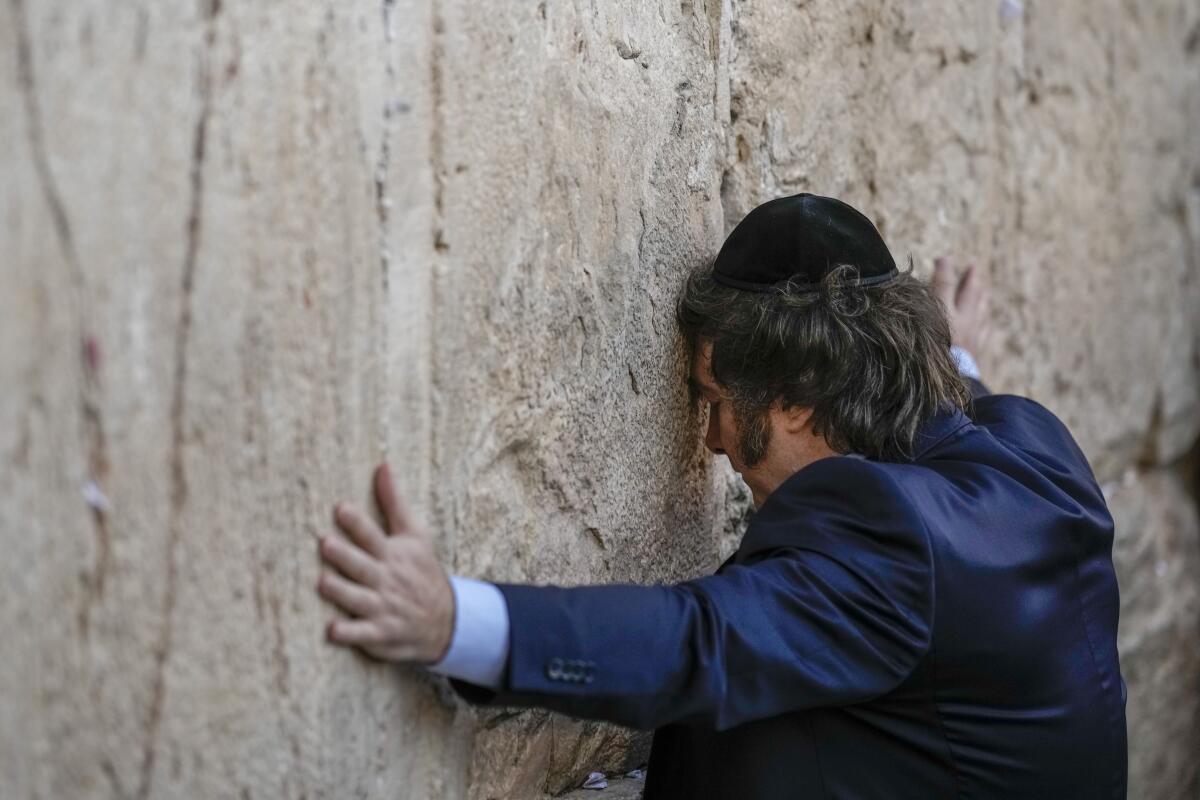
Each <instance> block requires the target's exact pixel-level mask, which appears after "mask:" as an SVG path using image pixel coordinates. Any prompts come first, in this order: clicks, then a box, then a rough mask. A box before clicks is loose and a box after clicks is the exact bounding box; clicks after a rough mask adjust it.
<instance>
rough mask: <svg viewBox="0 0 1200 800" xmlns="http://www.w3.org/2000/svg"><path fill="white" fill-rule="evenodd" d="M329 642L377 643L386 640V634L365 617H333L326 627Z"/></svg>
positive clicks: (382, 642)
mask: <svg viewBox="0 0 1200 800" xmlns="http://www.w3.org/2000/svg"><path fill="white" fill-rule="evenodd" d="M326 635H327V636H328V637H329V640H330V641H331V642H337V643H339V644H352V645H378V644H384V643H386V642H387V635H386V634H385V633H384V632H383V631H382V630H381V629H380V627H379V626H378V625H377V624H376V623H374V622H371V621H370V620H365V619H335V620H334V621H332V622H330V623H329V627H328V628H326Z"/></svg>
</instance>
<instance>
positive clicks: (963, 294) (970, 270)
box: [954, 264, 979, 306]
mask: <svg viewBox="0 0 1200 800" xmlns="http://www.w3.org/2000/svg"><path fill="white" fill-rule="evenodd" d="M978 296H979V276H978V274H977V271H976V269H975V265H974V264H967V268H966V270H965V271H964V272H963V275H962V277H961V278H959V280H958V288H957V289H956V290H955V292H954V305H955V306H963V305H966V304H967V303H968V302H972V303H973V302H976V298H977V297H978Z"/></svg>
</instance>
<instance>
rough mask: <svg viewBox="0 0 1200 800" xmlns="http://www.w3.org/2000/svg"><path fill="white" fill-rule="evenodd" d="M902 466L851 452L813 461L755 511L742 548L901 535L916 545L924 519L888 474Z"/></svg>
mask: <svg viewBox="0 0 1200 800" xmlns="http://www.w3.org/2000/svg"><path fill="white" fill-rule="evenodd" d="M903 468H904V467H903V466H902V465H898V464H890V463H887V462H877V461H870V460H867V459H864V458H856V457H853V456H830V457H828V458H822V459H819V460H817V461H814V462H812V463H811V464H809V465H808V466H806V467H804V468H803V469H801V470H799V471H798V472H796V473H795V474H794V475H792V476H791V477H790V478H788V479H787V480H786V481H784V482H783V483H782V484H781V485H780V486H779V487H778V488H777V489H776V490H775V491H774V492H772V493H771V495H770V496H769V497H768V498H767V500H766V502H764V503H763V505H762V507H761V508H760V509H759V510H758V511H757V512H756V513H755V514H754V517H753V518H752V519H751V521H750V527H749V528H748V529H747V531H746V536H745V538H744V539H743V546H742V548H741V550H742V551H743V552H746V551H751V550H753V551H760V552H761V551H764V550H767V549H769V548H771V547H778V546H789V545H793V544H804V545H809V546H814V547H815V549H824V548H823V547H822V546H820V544H819V543H825V544H828V545H830V546H836V547H841V546H843V545H848V544H850V543H851V542H852V541H853V540H854V538H855V537H857V536H864V537H867V538H870V539H873V540H875V541H884V540H887V539H894V540H899V539H905V540H909V541H910V544H912V545H915V546H917V547H918V549H923V546H922V545H921V544H920V543H921V542H924V541H925V539H926V538H927V534H926V532H925V523H924V521H923V520H922V518H921V515H920V512H919V509H917V507H916V506H915V505H914V504H913V502H912V500H911V499H910V497H909V496H908V494H907V493H906V492H905V491H904V489H903V488H902V487H901V485H900V483H899V481H897V479H896V477H895V476H894V475H893V474H892V471H893V470H895V469H903Z"/></svg>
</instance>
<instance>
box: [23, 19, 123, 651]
mask: <svg viewBox="0 0 1200 800" xmlns="http://www.w3.org/2000/svg"><path fill="white" fill-rule="evenodd" d="M11 7H12V11H13V16H14V18H15V20H16V25H15V27H16V34H17V82H18V84H19V86H20V90H21V98H22V102H23V104H24V106H25V117H26V120H27V122H28V134H29V149H30V153H31V155H32V157H33V167H34V172H36V173H37V176H38V185H39V186H40V187H41V190H42V197H43V199H44V200H45V202H46V206H47V207H48V208H49V210H50V218H51V220H52V223H53V225H54V233H55V236H56V238H57V239H58V244H59V247H60V248H61V249H62V253H63V258H64V259H65V260H66V262H67V268H68V270H69V271H70V276H71V304H72V315H73V316H74V318H75V323H76V328H77V332H76V338H77V341H79V342H80V348H81V357H80V364H81V367H82V373H83V375H82V377H81V380H80V384H79V418H80V421H81V424H82V428H83V434H84V439H85V442H86V451H87V468H88V475H87V480H89V481H93V482H94V483H96V484H97V485H99V486H103V483H104V479H105V478H106V477H107V475H108V467H109V460H108V440H107V437H106V435H105V432H104V420H103V417H102V416H101V412H100V402H99V400H98V397H97V395H98V392H99V388H100V386H99V380H98V373H97V370H96V367H97V363H98V359H97V357H96V353H97V351H96V344H95V340H94V339H92V338H91V327H92V325H91V318H92V314H91V308H90V307H89V306H88V305H87V303H86V301H85V299H84V298H85V291H84V290H85V287H84V277H83V267H82V265H81V262H80V260H79V252H78V250H77V249H76V247H75V239H74V235H73V234H72V232H71V221H70V218H69V217H68V216H67V209H66V205H65V204H64V203H63V201H62V194H61V192H60V191H59V189H58V183H57V182H56V181H55V179H54V173H53V171H52V170H51V169H50V159H49V157H48V156H47V154H46V141H45V135H44V132H43V128H42V110H41V106H40V105H39V103H38V94H37V80H36V76H35V74H34V68H33V47H32V45H31V43H30V34H29V26H28V21H27V19H26V15H25V2H24V0H11ZM106 514H107V509H105V508H101V507H99V506H95V505H93V506H92V509H91V516H92V528H93V530H94V532H95V537H96V563H95V566H93V568H92V570H91V573H90V574H89V575H88V577H87V583H86V588H85V592H84V597H83V602H82V603H81V605H80V609H79V613H78V619H79V627H80V630H81V632H82V633H83V636H84V638H85V639H86V638H88V636H89V634H90V629H91V612H92V610H93V608H94V607H95V605H96V603H97V602H98V601H99V600H100V599H101V598H102V597H103V595H104V583H105V576H106V575H107V573H108V566H109V554H110V551H111V538H112V537H111V535H110V532H109V527H108V520H107V517H106Z"/></svg>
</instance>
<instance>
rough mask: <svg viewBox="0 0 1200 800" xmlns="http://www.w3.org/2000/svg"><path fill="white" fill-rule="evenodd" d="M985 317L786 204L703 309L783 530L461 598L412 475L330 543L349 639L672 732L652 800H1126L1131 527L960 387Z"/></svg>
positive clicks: (722, 408) (327, 581)
mask: <svg viewBox="0 0 1200 800" xmlns="http://www.w3.org/2000/svg"><path fill="white" fill-rule="evenodd" d="M984 297H985V293H984V292H983V291H982V290H981V288H980V285H979V283H978V278H976V277H975V275H974V273H973V271H970V270H969V271H968V274H967V276H966V277H965V278H964V279H963V281H962V282H956V281H955V279H954V278H953V277H952V276H951V273H950V267H949V265H948V264H947V263H945V262H944V261H942V262H939V263H938V264H937V265H936V273H935V278H934V282H933V285H932V286H929V285H926V284H924V283H922V282H921V281H919V280H917V279H916V278H914V277H913V275H912V274H911V266H910V268H909V270H907V271H905V272H901V271H899V270H897V268H896V265H895V262H894V260H893V259H892V257H891V255H890V254H889V253H888V250H887V247H886V245H885V244H884V242H883V240H882V238H881V237H880V236H879V233H878V231H877V230H876V229H875V226H874V225H872V224H871V222H870V221H869V220H868V219H867V218H866V217H864V216H863V215H861V214H859V213H858V212H857V211H855V210H854V209H853V208H851V207H850V206H848V205H846V204H844V203H841V202H839V201H837V200H834V199H831V198H825V197H818V196H814V195H808V194H801V195H796V196H792V197H784V198H778V199H776V200H772V201H770V202H768V203H765V204H764V205H762V206H759V207H758V208H756V209H754V210H753V211H752V212H751V213H750V214H748V215H747V216H746V218H745V219H744V220H742V222H741V223H739V225H738V226H737V227H736V228H735V229H734V231H733V232H732V233H731V234H730V236H729V238H728V239H727V240H726V242H725V244H724V245H723V247H722V248H721V252H720V253H719V254H718V256H717V259H716V261H715V263H714V265H713V267H712V269H711V271H709V270H704V271H702V272H700V273H697V274H695V275H693V276H692V277H691V278H690V280H689V281H688V283H687V286H686V288H685V290H684V292H683V295H682V299H681V301H680V304H679V313H678V319H679V322H680V324H681V327H682V329H683V332H684V334H685V336H686V337H687V339H688V341H689V343H690V344H691V346H692V352H693V357H692V369H691V380H692V385H693V389H694V392H695V395H696V396H697V397H698V399H700V400H703V401H705V402H707V404H708V408H709V421H708V432H707V435H706V444H707V446H708V447H709V449H710V450H712V451H713V452H714V453H717V454H720V455H725V456H726V457H728V458H729V461H730V464H731V465H732V467H733V468H734V469H735V470H736V471H738V472H739V473H740V474H741V475H742V477H743V478H744V479H745V481H746V483H747V485H748V486H749V487H750V489H751V491H752V493H753V496H754V504H755V506H756V509H757V510H756V513H755V515H754V517H753V519H752V520H751V522H750V525H749V527H748V529H747V531H746V534H745V536H744V538H743V540H742V542H741V543H740V546H739V548H738V550H737V552H736V553H735V554H734V555H733V556H732V557H731V558H730V559H729V560H728V561H726V562H725V563H724V564H723V565H722V566H721V568H720V569H718V570H717V573H716V574H715V575H713V576H709V577H703V578H699V579H696V580H692V581H686V582H683V583H680V584H677V585H674V586H629V585H613V586H586V587H575V588H567V589H564V588H558V587H549V586H524V585H515V584H510V585H498V586H493V585H491V584H486V583H481V582H478V581H470V580H467V579H464V578H459V577H457V576H456V577H454V578H451V579H449V580H448V579H447V577H446V576H445V573H444V571H443V569H442V568H441V566H440V565H439V564H438V562H437V559H436V557H435V556H434V552H433V549H432V547H431V546H430V544H429V542H428V540H427V538H425V537H424V536H421V535H418V534H417V533H416V532H415V531H414V527H413V525H412V523H411V521H410V520H409V519H408V517H407V515H406V514H405V512H404V509H403V507H402V504H401V501H400V498H399V497H398V496H397V495H396V494H395V491H394V489H393V487H392V484H391V479H390V477H389V475H388V472H387V469H386V467H383V468H381V469H380V470H378V471H377V474H376V493H377V497H378V499H379V502H380V505H381V507H382V509H383V512H384V516H385V518H386V520H387V523H388V527H389V531H390V535H389V534H387V533H385V532H384V531H383V530H381V529H380V528H379V527H378V526H377V525H376V524H375V523H374V522H372V521H371V520H370V519H369V518H368V517H366V516H365V515H363V514H360V513H358V512H356V511H354V510H352V509H349V508H346V507H344V506H340V505H339V508H338V511H337V520H338V522H339V524H340V525H341V526H342V527H343V529H344V530H345V531H346V532H347V533H348V534H349V536H350V539H351V542H345V541H343V540H341V539H339V538H336V537H332V536H331V537H326V538H325V539H324V540H323V541H322V546H321V552H322V555H323V556H324V557H325V558H326V559H327V560H328V561H329V562H330V563H331V564H332V565H333V566H335V567H337V568H338V570H340V571H341V572H342V573H344V577H343V576H342V575H339V574H338V573H336V572H332V571H326V572H325V573H324V574H323V575H322V578H321V581H320V584H319V587H318V588H319V590H320V591H321V593H322V594H323V595H324V596H325V597H327V598H329V599H330V600H333V601H334V602H336V603H337V604H338V605H339V606H341V607H342V608H343V609H344V610H346V611H347V612H349V613H350V614H352V615H354V617H356V618H355V619H351V620H336V621H335V622H334V623H333V625H332V626H331V627H330V629H329V636H330V638H331V640H333V641H334V642H337V643H339V644H345V645H351V646H357V647H361V648H362V649H364V650H365V651H366V652H368V653H370V654H372V655H374V656H376V657H379V658H385V659H391V660H403V661H416V662H420V663H425V664H428V665H430V666H431V668H432V669H434V670H435V671H439V672H442V673H444V674H447V675H449V676H451V678H452V682H453V685H454V687H455V689H456V690H457V691H458V692H459V693H460V694H461V695H462V696H464V697H466V698H467V699H468V700H470V701H471V702H475V703H490V704H495V705H508V706H540V707H543V708H549V709H553V710H556V711H561V712H564V713H567V714H572V715H576V716H581V717H589V718H596V719H605V720H611V721H614V722H618V723H621V724H624V725H630V726H633V727H638V728H654V729H655V730H656V732H655V736H654V742H653V746H652V750H651V756H650V763H649V767H648V770H647V779H646V792H645V796H646V798H648V799H649V800H660V799H661V798H810V797H811V798H951V797H973V798H1017V797H1020V798H1055V799H1056V800H1062V799H1063V798H1089V800H1094V799H1095V798H1123V797H1124V796H1125V789H1126V729H1125V712H1124V709H1125V685H1124V681H1123V680H1122V678H1121V674H1120V668H1119V664H1118V659H1117V650H1116V628H1117V611H1118V596H1117V584H1116V579H1115V576H1114V573H1113V568H1112V561H1111V549H1112V537H1113V522H1112V518H1111V516H1110V515H1109V513H1108V510H1107V508H1106V506H1105V502H1104V499H1103V497H1102V495H1101V493H1100V489H1099V487H1098V486H1097V485H1096V481H1095V479H1094V477H1093V475H1092V472H1091V469H1090V467H1089V466H1088V463H1087V461H1086V459H1085V458H1084V456H1083V454H1082V453H1081V452H1080V450H1079V448H1078V447H1077V446H1076V443H1075V442H1074V440H1073V439H1072V437H1071V435H1070V433H1069V432H1068V431H1067V429H1066V428H1065V427H1064V426H1063V424H1062V423H1061V422H1060V421H1059V420H1058V419H1057V418H1056V417H1055V416H1054V415H1053V414H1051V413H1050V412H1049V411H1048V410H1046V409H1045V408H1044V407H1043V406H1041V405H1039V404H1038V403H1036V402H1034V401H1032V400H1028V399H1025V398H1021V397H1017V396H1013V395H994V394H989V393H988V392H987V389H986V388H985V387H984V386H983V384H982V383H980V382H979V381H978V380H977V378H978V375H977V374H974V375H972V376H968V377H966V378H964V376H962V375H961V374H960V373H959V371H958V370H957V369H956V367H955V355H954V353H955V352H959V353H960V356H959V357H960V358H962V359H963V360H964V361H967V360H968V359H966V358H965V357H964V356H962V355H961V351H955V350H952V341H953V339H952V327H951V326H952V324H953V325H954V326H955V328H957V329H958V330H957V332H958V333H959V334H960V335H961V334H962V332H963V331H965V332H966V333H967V335H968V336H974V335H979V334H981V333H982V331H983V326H982V325H981V324H980V323H979V319H980V318H982V317H983V315H984V308H983V305H984V303H983V298H984ZM947 314H949V315H950V316H949V317H948V316H947ZM968 341H970V340H969V339H968ZM959 343H960V344H961V343H962V342H961V341H960V342H959ZM966 366H967V369H968V371H969V372H970V371H971V368H970V365H969V364H967V365H966Z"/></svg>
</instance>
